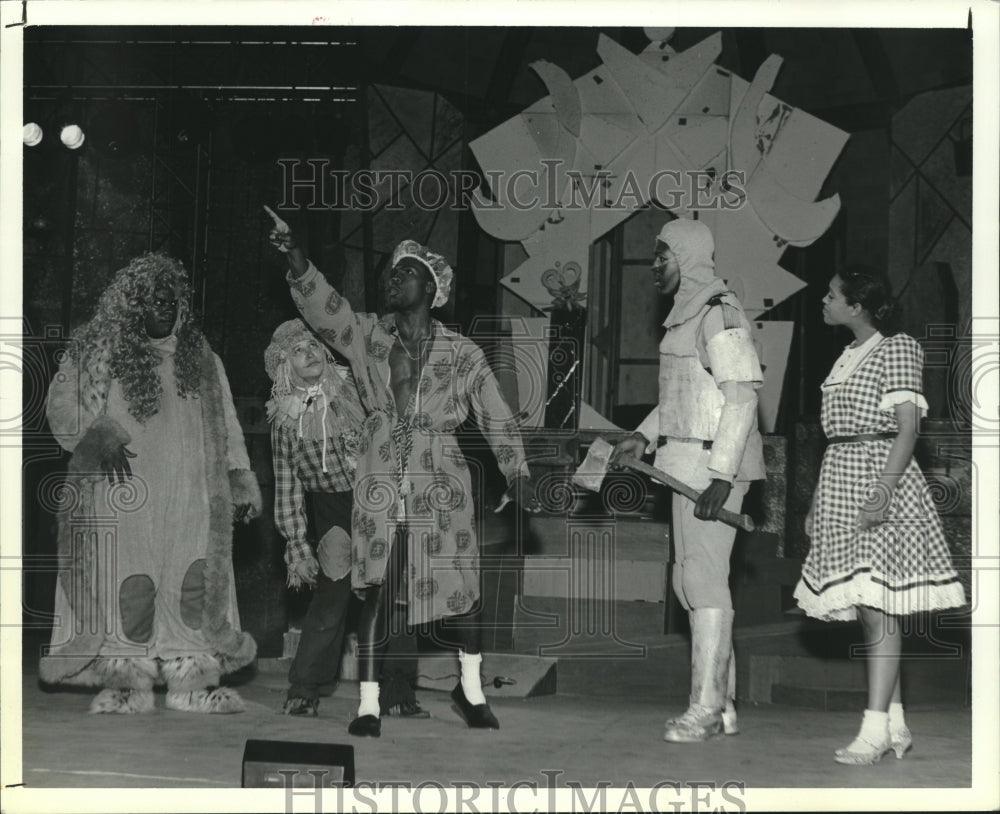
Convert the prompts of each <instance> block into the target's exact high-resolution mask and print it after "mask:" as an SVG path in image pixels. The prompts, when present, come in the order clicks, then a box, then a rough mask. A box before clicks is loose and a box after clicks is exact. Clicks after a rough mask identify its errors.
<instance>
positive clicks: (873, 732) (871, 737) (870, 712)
mask: <svg viewBox="0 0 1000 814" xmlns="http://www.w3.org/2000/svg"><path fill="white" fill-rule="evenodd" d="M888 736H889V713H888V712H879V711H878V710H875V709H866V710H865V717H864V718H863V719H862V721H861V731H860V732H859V733H858V737H859V738H862V739H864V740H866V741H867V742H868V743H875V744H877V743H884V742H885V741H886V740H888Z"/></svg>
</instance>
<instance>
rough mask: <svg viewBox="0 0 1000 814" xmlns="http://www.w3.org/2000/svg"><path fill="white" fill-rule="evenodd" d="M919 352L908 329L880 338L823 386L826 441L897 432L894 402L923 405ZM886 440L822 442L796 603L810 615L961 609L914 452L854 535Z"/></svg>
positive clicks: (958, 585)
mask: <svg viewBox="0 0 1000 814" xmlns="http://www.w3.org/2000/svg"><path fill="white" fill-rule="evenodd" d="M922 367H923V351H922V350H921V348H920V345H919V344H917V342H916V341H915V340H914V339H912V338H911V337H909V336H907V335H906V334H895V335H894V336H890V337H887V338H885V339H883V340H882V341H881V342H880V343H879V344H878V345H877V346H876V347H875V348H874V349H873V350H872V351H871V352H870V353H869V354H868V356H867V357H865V358H864V360H863V361H862V362H861V363H860V364H859V365H858V367H857V368H856V369H855V370H854V372H853V373H851V374H850V375H849V376H848V378H847V379H846V380H845V381H844V382H843V383H842V384H840V385H838V386H835V387H828V388H824V392H823V409H822V424H823V432H824V433H825V434H826V436H827V438H832V437H835V436H850V435H862V434H869V433H885V432H895V431H896V430H897V429H898V428H897V424H896V416H895V412H894V407H895V405H896V404H899V403H902V402H906V401H917V402H918V403H922V402H923V399H922V395H921V394H922V385H921V372H922ZM891 447H892V440H891V439H885V440H875V441H860V442H850V443H842V444H833V445H830V446H828V447H827V449H826V453H825V454H824V456H823V464H822V468H821V469H820V476H819V484H818V485H817V487H816V488H817V504H816V514H815V519H814V523H813V537H812V546H811V548H810V551H809V555H808V556H807V557H806V561H805V563H804V565H803V567H802V579H801V580H800V581H799V584H798V586H797V587H796V589H795V599H796V600H797V602H798V603H799V606H800V607H801V608H802V609H803V610H804V611H805V612H806V613H807V614H808V615H809V616H814V617H816V618H819V619H826V620H831V621H832V620H846V619H854V618H856V614H857V612H856V606H857V605H866V606H869V607H874V608H879V609H881V610H882V611H884V612H886V613H889V614H892V615H905V614H910V613H916V612H918V611H926V610H936V609H942V608H953V607H959V606H961V605H964V604H965V592H964V590H963V589H962V586H961V583H960V582H959V581H958V575H957V574H956V573H955V569H954V568H953V566H952V562H951V556H950V554H949V552H948V546H947V544H946V542H945V538H944V531H943V530H942V528H941V521H940V519H939V518H938V515H937V511H936V509H935V507H934V503H933V500H932V499H931V493H930V491H929V490H928V487H927V483H926V481H925V480H924V476H923V474H922V473H921V471H920V468H919V467H918V466H917V463H916V461H915V460H913V459H912V458H911V459H910V463H909V465H908V466H907V467H906V470H905V471H904V473H903V475H902V477H901V478H900V479H899V483H898V484H897V486H896V490H895V492H894V493H893V495H892V498H891V502H890V504H889V510H888V515H887V519H886V522H885V523H883V524H881V525H879V526H876V527H875V528H873V529H870V530H868V531H865V532H859V531H857V529H856V527H855V523H856V521H857V516H858V510H859V508H860V507H861V505H862V504H864V503H865V502H866V500H867V498H868V496H869V494H870V493H871V490H872V489H873V487H874V485H875V484H877V483H878V479H879V476H880V475H881V474H882V470H883V468H884V466H885V462H886V459H887V457H888V455H889V450H890V448H891Z"/></svg>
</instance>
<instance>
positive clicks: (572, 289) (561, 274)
mask: <svg viewBox="0 0 1000 814" xmlns="http://www.w3.org/2000/svg"><path fill="white" fill-rule="evenodd" d="M581 277H582V273H581V271H580V264H579V263H574V262H572V261H570V262H569V263H567V264H566V265H565V266H562V267H561V268H560V264H559V262H558V261H557V262H556V266H555V268H550V269H547V270H546V271H544V272H542V285H543V286H545V288H546V289H547V290H548V292H549V294H551V295H552V308H553V310H557V311H574V310H576V309H578V308H583V302H584V301H585V300H586V299H587V295H586V294H581V293H580V279H581Z"/></svg>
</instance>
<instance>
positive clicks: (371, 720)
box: [347, 715, 382, 738]
mask: <svg viewBox="0 0 1000 814" xmlns="http://www.w3.org/2000/svg"><path fill="white" fill-rule="evenodd" d="M347 731H348V732H349V733H350V734H352V735H357V736H358V737H359V738H378V737H380V736H381V735H382V719H381V718H378V717H376V716H375V715H360V716H358V717H357V718H355V719H354V720H353V721H351V725H350V726H349V727H347Z"/></svg>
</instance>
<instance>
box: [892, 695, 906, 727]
mask: <svg viewBox="0 0 1000 814" xmlns="http://www.w3.org/2000/svg"><path fill="white" fill-rule="evenodd" d="M905 727H906V719H905V718H904V717H903V705H902V704H900V703H898V702H896V701H893V702H892V703H891V704H889V731H890V732H899V730H901V729H903V728H905Z"/></svg>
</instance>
